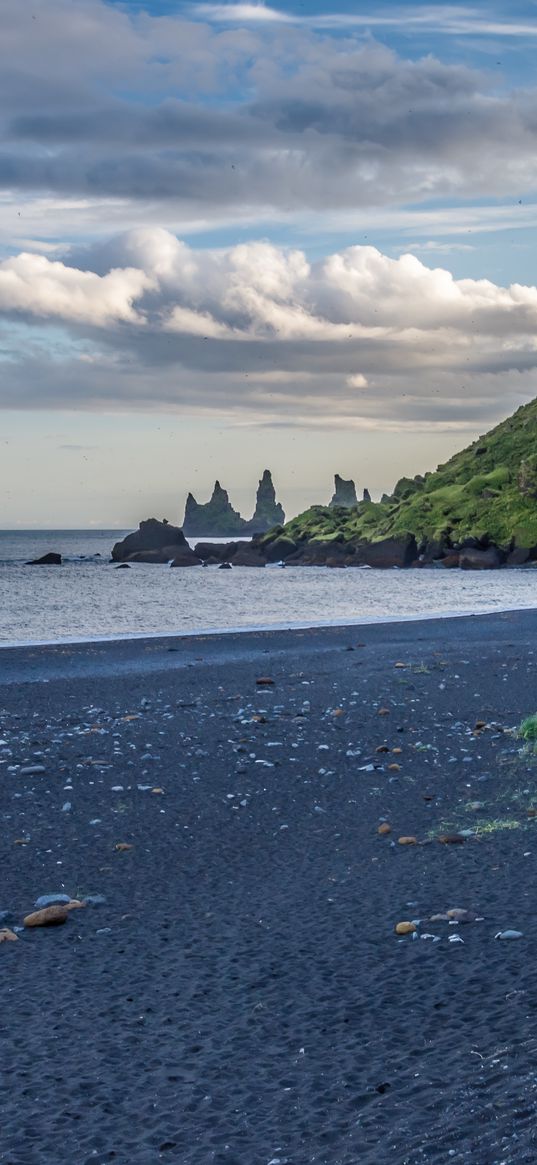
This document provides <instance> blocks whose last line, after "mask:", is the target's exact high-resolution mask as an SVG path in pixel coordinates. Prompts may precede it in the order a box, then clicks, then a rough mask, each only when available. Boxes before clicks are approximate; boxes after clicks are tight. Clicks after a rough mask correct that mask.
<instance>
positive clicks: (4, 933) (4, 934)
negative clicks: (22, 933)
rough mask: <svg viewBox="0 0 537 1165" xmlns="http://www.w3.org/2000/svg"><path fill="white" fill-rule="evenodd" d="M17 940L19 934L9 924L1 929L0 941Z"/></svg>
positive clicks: (11, 941) (12, 941) (14, 941)
mask: <svg viewBox="0 0 537 1165" xmlns="http://www.w3.org/2000/svg"><path fill="white" fill-rule="evenodd" d="M17 941H18V940H17V935H16V934H15V933H14V931H12V930H10V929H9V927H8V926H6V927H4V929H3V930H0V943H16V942H17Z"/></svg>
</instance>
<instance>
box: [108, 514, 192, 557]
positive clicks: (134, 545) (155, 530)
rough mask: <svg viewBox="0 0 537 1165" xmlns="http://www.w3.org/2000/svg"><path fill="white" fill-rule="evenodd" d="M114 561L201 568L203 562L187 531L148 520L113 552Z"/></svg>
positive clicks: (141, 523) (153, 519)
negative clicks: (191, 544) (189, 542)
mask: <svg viewBox="0 0 537 1165" xmlns="http://www.w3.org/2000/svg"><path fill="white" fill-rule="evenodd" d="M112 561H113V562H173V564H174V566H197V565H199V564H200V561H201V560H200V559H199V558H197V557H196V555H195V554H194V552H193V550H191V549H190V546H189V545H188V542H187V540H186V538H185V536H184V534H183V531H182V530H180V529H179V527H178V526H170V524H169V522H167V521H166V520H163V521H162V522H159V521H158V519H157V518H148V519H147V520H146V521H145V522H140V525H139V527H138V529H137V530H136V531H135V532H134V533H133V534H127V537H126V538H123V540H122V541H121V542H116V544H115V546H114V547H113V549H112Z"/></svg>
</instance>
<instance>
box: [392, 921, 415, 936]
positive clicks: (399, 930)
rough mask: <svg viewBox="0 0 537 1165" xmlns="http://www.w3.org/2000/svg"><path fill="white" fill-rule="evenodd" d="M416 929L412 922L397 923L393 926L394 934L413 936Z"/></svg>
mask: <svg viewBox="0 0 537 1165" xmlns="http://www.w3.org/2000/svg"><path fill="white" fill-rule="evenodd" d="M416 930H417V927H416V926H415V924H414V923H413V922H398V923H397V924H396V926H395V933H396V934H414V933H415V932H416Z"/></svg>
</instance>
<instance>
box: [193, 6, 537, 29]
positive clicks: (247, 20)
mask: <svg viewBox="0 0 537 1165" xmlns="http://www.w3.org/2000/svg"><path fill="white" fill-rule="evenodd" d="M191 12H192V14H193V15H194V16H197V17H199V18H201V19H202V20H214V21H217V22H218V23H222V24H246V25H248V24H257V23H263V24H265V23H266V24H295V25H303V26H307V27H310V28H317V29H357V28H362V29H373V28H381V29H393V28H396V29H400V28H408V27H413V28H416V29H421V30H427V31H429V32H436V33H444V34H446V35H452V36H464V35H466V36H498V37H505V36H509V37H528V36H531V37H534V36H537V25H536V24H535V23H533V22H531V21H521V20H500V19H498V20H493V19H491V18H490V16H489V15H488V14H487V15H485V16H483V13H482V12H480V11H479V9H477V8H475V7H464V6H462V5H450V4H438V5H433V4H431V5H416V6H415V7H414V8H412V7H411V6H410V5H408V6H403V5H393V6H392V7H391V11H390V10H389V9H388V8H387V7H385V8H382V7H378V8H376V9H375V10H373V9H371V10H370V11H369V12H367V13H358V12H309V13H304V12H301V13H297V12H285V11H283V9H281V8H273V7H269V6H268V5H265V4H262V3H259V4H233V3H229V4H194V5H193V6H192V8H191Z"/></svg>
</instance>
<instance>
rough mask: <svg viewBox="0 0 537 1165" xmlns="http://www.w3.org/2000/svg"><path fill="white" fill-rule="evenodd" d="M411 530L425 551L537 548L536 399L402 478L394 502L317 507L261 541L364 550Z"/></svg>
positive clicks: (393, 498) (265, 542) (388, 500)
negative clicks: (431, 468)
mask: <svg viewBox="0 0 537 1165" xmlns="http://www.w3.org/2000/svg"><path fill="white" fill-rule="evenodd" d="M409 533H410V534H413V535H414V537H415V539H416V542H417V544H418V546H419V547H421V549H422V550H423V549H424V547H425V546H426V544H429V545H430V546H433V545H434V544H438V546H439V547H442V548H444V549H445V548H446V547H450V546H454V545H457V544H459V543H461V542H462V541H464V540H465V539H468V538H475V539H478V540H479V542H480V544H481V545H486V544H487V543H494V544H495V545H496V546H498V547H501V548H504V549H505V550H510V549H512V548H513V547H524V548H528V549H531V548H535V547H537V400H533V401H531V402H530V404H527V405H524V406H523V407H522V408H520V409H518V410H517V412H516V413H514V414H513V416H511V417H509V418H508V419H507V420H506V421H503V422H502V423H501V424H500V425H498V426H497V427H496V428H495V429H492V430H491V431H490V433H487V434H486V435H485V436H484V437H480V438H479V440H477V441H474V443H473V444H472V445H470V446H469V447H468V448H467V449H463V450H462V452H460V453H456V454H455V456H454V457H452V458H451V459H450V460H449V461H448V462H446V464H445V465H440V466H439V467H438V469H437V470H436V471H435V472H434V473H427V474H425V476H424V477H421V476H419V475H418V476H417V477H415V478H413V479H412V478H402V479H401V481H399V482H398V483H397V485H396V487H395V490H394V493H393V495H392V497H391V498H389V499H384V500H383V501H382V502H362V503H359V504H358V505H357V506H353V507H352V508H351V509H340V508H335V509H329V508H328V507H326V506H313V507H312V508H311V509H309V510H307V511H306V512H305V513H303V514H300V515H299V516H298V517H296V518H293V519H292V521H290V522H287V524H286V525H285V526H284V527H280V528H277V529H276V530H273V531H270V532H269V533H268V534H267V535H265V536H264V538H263V539H261V540H260V541H261V542H262V543H263V544H264V546H265V547H268V545H269V544H270V543H271V542H274V541H275V540H276V538H278V539H279V540H281V539H288V540H289V549H291V544H292V543H294V544H295V545H296V544H304V542H305V541H306V542H307V543H314V544H315V543H329V542H334V543H336V542H338V543H342V542H343V543H349V544H350V545H352V546H357V545H360V544H363V543H372V542H373V543H374V542H378V541H382V540H383V539H387V538H398V537H400V536H401V535H404V534H409ZM284 545H285V544H284V543H283V542H282V546H283V547H284Z"/></svg>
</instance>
